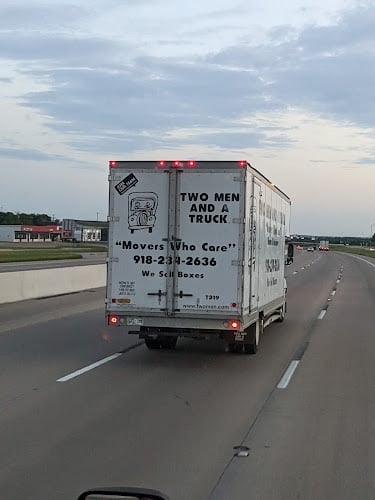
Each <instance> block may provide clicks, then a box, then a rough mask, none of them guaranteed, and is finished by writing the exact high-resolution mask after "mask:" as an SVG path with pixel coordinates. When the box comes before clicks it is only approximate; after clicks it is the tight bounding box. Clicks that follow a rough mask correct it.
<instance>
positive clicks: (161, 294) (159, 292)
mask: <svg viewBox="0 0 375 500" xmlns="http://www.w3.org/2000/svg"><path fill="white" fill-rule="evenodd" d="M147 295H156V296H157V297H159V299H160V297H162V296H163V295H167V292H162V291H161V290H158V291H157V292H150V293H148V294H147Z"/></svg>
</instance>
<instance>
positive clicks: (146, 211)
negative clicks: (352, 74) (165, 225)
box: [128, 192, 158, 234]
mask: <svg viewBox="0 0 375 500" xmlns="http://www.w3.org/2000/svg"><path fill="white" fill-rule="evenodd" d="M128 200H129V213H128V224H129V229H130V232H131V234H133V233H134V231H135V230H136V229H137V230H138V229H148V232H149V233H152V228H153V227H154V225H155V220H156V217H155V214H156V209H157V208H158V195H157V194H156V193H151V192H150V193H131V194H129V198H128Z"/></svg>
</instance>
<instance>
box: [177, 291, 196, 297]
mask: <svg viewBox="0 0 375 500" xmlns="http://www.w3.org/2000/svg"><path fill="white" fill-rule="evenodd" d="M175 296H176V297H180V299H182V297H193V294H192V293H184V292H183V291H182V290H180V291H179V292H178V293H175Z"/></svg>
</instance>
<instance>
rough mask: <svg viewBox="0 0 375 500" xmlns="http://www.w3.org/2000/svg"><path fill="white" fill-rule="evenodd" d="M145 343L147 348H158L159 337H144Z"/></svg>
mask: <svg viewBox="0 0 375 500" xmlns="http://www.w3.org/2000/svg"><path fill="white" fill-rule="evenodd" d="M145 344H146V346H147V348H148V349H151V350H155V349H160V339H159V338H156V339H154V338H151V337H146V338H145Z"/></svg>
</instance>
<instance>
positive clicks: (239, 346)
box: [228, 342, 244, 354]
mask: <svg viewBox="0 0 375 500" xmlns="http://www.w3.org/2000/svg"><path fill="white" fill-rule="evenodd" d="M243 346H244V345H243V343H242V342H231V343H230V344H228V349H229V352H232V353H234V354H241V353H242V351H243Z"/></svg>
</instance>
